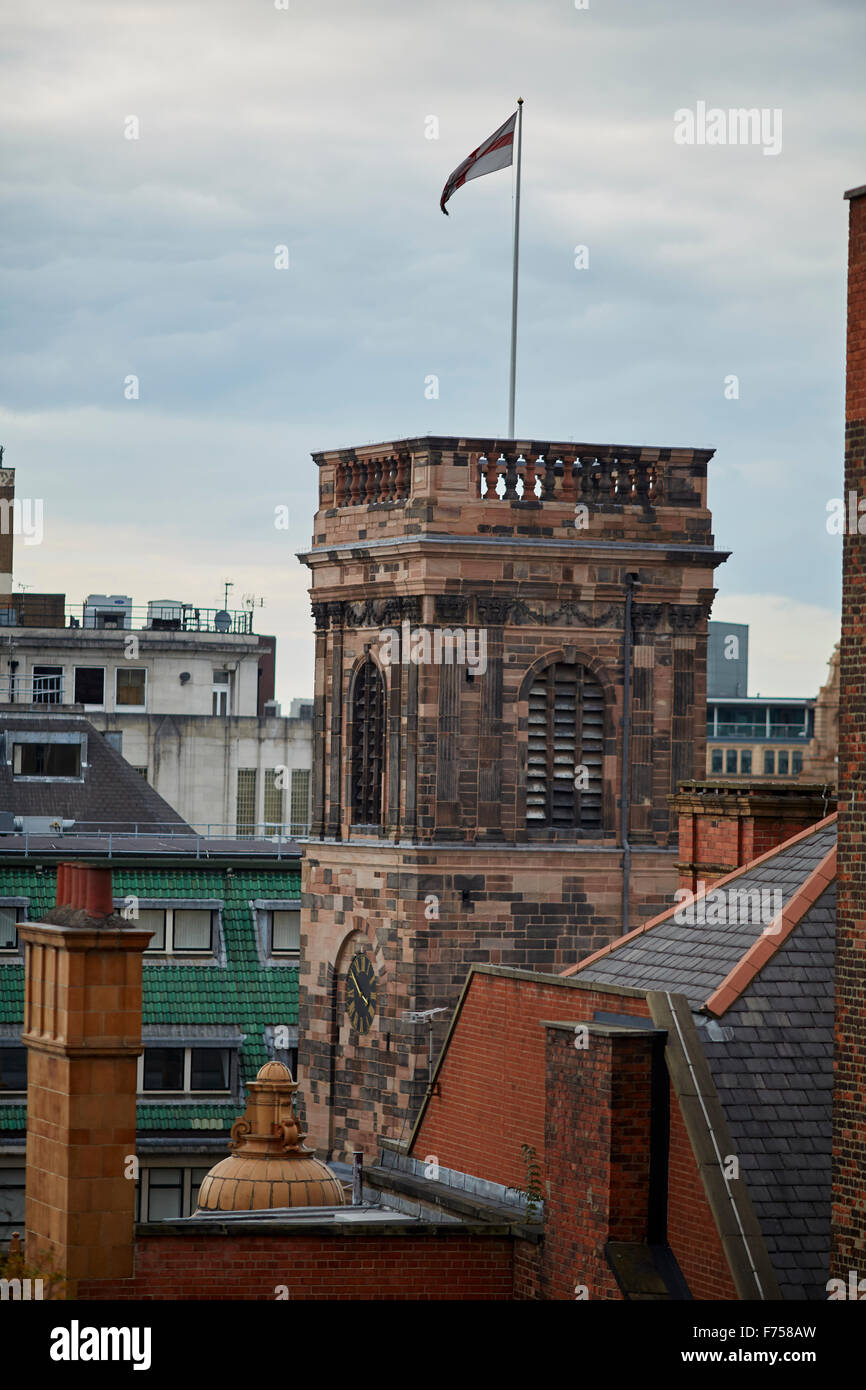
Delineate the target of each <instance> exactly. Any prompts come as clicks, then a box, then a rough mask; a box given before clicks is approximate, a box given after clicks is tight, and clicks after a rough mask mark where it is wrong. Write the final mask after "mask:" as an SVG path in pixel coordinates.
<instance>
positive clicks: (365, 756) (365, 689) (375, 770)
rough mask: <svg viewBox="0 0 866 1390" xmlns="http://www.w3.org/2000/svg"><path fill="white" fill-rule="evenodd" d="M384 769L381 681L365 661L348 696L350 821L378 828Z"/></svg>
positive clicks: (382, 685)
mask: <svg viewBox="0 0 866 1390" xmlns="http://www.w3.org/2000/svg"><path fill="white" fill-rule="evenodd" d="M384 767H385V682H384V680H383V679H382V674H381V672H380V671H379V669H378V667H377V666H376V664H375V662H373V661H371V660H370V659H369V658H368V659H367V660H366V661H365V662H364V665H363V666H362V667H361V668H360V670H359V671H358V673H357V675H356V677H355V689H354V693H353V697H352V821H353V823H354V824H355V825H381V822H382V774H383V771H384Z"/></svg>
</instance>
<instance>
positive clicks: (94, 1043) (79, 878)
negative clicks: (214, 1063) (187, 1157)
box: [18, 864, 150, 1297]
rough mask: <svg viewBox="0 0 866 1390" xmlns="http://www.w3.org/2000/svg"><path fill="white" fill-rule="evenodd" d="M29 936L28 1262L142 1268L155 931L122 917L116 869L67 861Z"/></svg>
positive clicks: (72, 1277) (71, 1270)
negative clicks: (143, 1123)
mask: <svg viewBox="0 0 866 1390" xmlns="http://www.w3.org/2000/svg"><path fill="white" fill-rule="evenodd" d="M18 932H19V936H20V937H21V938H22V940H23V941H24V942H25V943H26V952H27V954H26V967H25V998H24V1029H23V1034H22V1041H23V1042H24V1043H25V1045H26V1046H27V1048H28V1050H29V1057H28V1075H27V1205H26V1228H27V1258H28V1260H30V1261H31V1262H33V1263H35V1264H37V1265H38V1266H40V1267H50V1268H51V1269H52V1270H53V1271H55V1272H57V1273H58V1274H62V1275H65V1276H66V1278H67V1279H68V1280H69V1282H70V1291H71V1295H72V1296H73V1297H74V1291H75V1285H76V1281H77V1280H78V1279H82V1278H88V1277H89V1278H116V1279H122V1278H127V1277H129V1276H130V1275H131V1274H132V1273H133V1267H132V1265H133V1245H132V1239H133V1219H134V1201H135V1184H134V1183H133V1182H132V1181H131V1180H130V1178H129V1177H127V1176H125V1168H126V1166H127V1164H126V1160H127V1158H128V1157H129V1155H132V1154H134V1153H135V1099H136V1061H137V1058H138V1055H139V1053H140V1052H141V1050H142V1048H141V961H142V952H143V951H144V949H145V946H146V945H147V942H148V941H149V939H150V933H149V932H146V931H142V930H141V929H140V928H138V927H134V926H131V925H130V924H129V923H128V922H126V921H124V919H123V918H122V917H119V916H117V915H115V913H114V911H113V906H112V886H111V870H110V869H91V868H88V867H87V866H86V865H81V864H60V865H59V866H58V870H57V906H56V907H55V908H54V909H53V910H52V911H51V912H49V913H48V914H47V915H46V918H45V920H44V921H41V922H27V923H22V924H21V925H19V927H18Z"/></svg>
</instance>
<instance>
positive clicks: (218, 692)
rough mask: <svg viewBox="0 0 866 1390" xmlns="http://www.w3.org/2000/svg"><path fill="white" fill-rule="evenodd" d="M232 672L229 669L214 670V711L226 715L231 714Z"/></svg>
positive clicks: (212, 691) (212, 692)
mask: <svg viewBox="0 0 866 1390" xmlns="http://www.w3.org/2000/svg"><path fill="white" fill-rule="evenodd" d="M231 688H232V687H231V673H230V672H229V671H214V673H213V685H212V688H211V696H212V702H213V708H212V711H211V712H212V713H213V714H221V715H225V716H226V717H227V716H228V715H230V714H231V712H232V709H231V703H232V702H231Z"/></svg>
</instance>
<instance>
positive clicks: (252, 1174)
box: [198, 1062, 345, 1213]
mask: <svg viewBox="0 0 866 1390" xmlns="http://www.w3.org/2000/svg"><path fill="white" fill-rule="evenodd" d="M297 1089H298V1083H297V1082H296V1081H293V1080H292V1074H291V1072H290V1071H289V1069H288V1067H284V1066H283V1064H282V1062H266V1063H265V1065H264V1066H263V1067H261V1068H260V1070H259V1073H258V1075H257V1077H256V1079H255V1081H253V1082H251V1083H250V1086H249V1096H248V1098H247V1108H246V1112H245V1114H244V1115H243V1118H242V1119H240V1120H236V1121H235V1123H234V1124H233V1125H232V1137H231V1144H230V1147H231V1148H232V1149H233V1150H234V1152H233V1153H232V1154H231V1155H230V1156H229V1157H228V1158H224V1159H222V1160H221V1161H220V1162H219V1163H217V1164H215V1165H214V1167H213V1168H211V1170H210V1172H209V1173H208V1175H207V1177H206V1178H205V1179H204V1181H203V1183H202V1185H201V1187H200V1189H199V1194H198V1212H199V1213H200V1212H216V1211H267V1210H268V1209H270V1208H271V1207H335V1206H343V1205H344V1204H345V1197H344V1195H343V1189H342V1187H341V1185H340V1182H339V1179H338V1178H337V1177H336V1176H335V1175H334V1174H333V1173H332V1172H331V1170H330V1168H329V1167H328V1166H327V1164H326V1163H322V1161H321V1160H320V1159H318V1158H315V1157H314V1155H313V1153H312V1150H310V1149H307V1148H305V1147H304V1144H303V1142H302V1141H303V1140H304V1139H305V1138H306V1135H304V1134H302V1133H301V1131H300V1126H299V1124H298V1121H297V1117H296V1116H295V1111H294V1102H293V1096H294V1093H295V1091H296V1090H297Z"/></svg>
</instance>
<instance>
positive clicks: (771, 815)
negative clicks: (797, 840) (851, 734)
mask: <svg viewBox="0 0 866 1390" xmlns="http://www.w3.org/2000/svg"><path fill="white" fill-rule="evenodd" d="M776 799H777V800H778V803H779V804H778V810H775V809H774V807H773V802H774V800H776ZM671 805H672V807H673V810H674V811H675V812H678V816H679V860H680V862H679V870H680V887H681V888H686V889H688V890H689V892H694V891H695V889H696V887H697V884H698V883H699V882H700V881H703V882H704V883H714V882H715V880H716V879H718V878H721V877H722V876H723V875H724V874H727V873H730V872H731V871H732V870H733V869H738V868H739V867H740V865H741V864H748V863H749V862H750V860H752V859H757V858H758V856H759V855H761V854H766V853H767V851H768V850H771V849H775V847H776V845H781V844H784V842H785V841H786V840H790V839H791V837H792V835H799V834H800V832H801V831H803V830H805V829H807V828H808V826H810V825H814V824H815V822H816V821H819V820H823V818H824V817H825V815H829V814H830V813H831V812H832V811H833V810H835V804H834V803H832V802H828V801H827V800H825V799H824V798H823V797H821V796H819V795H817V794H815V793H814V792H810V791H809V790H808V789H807V790H804V791H798V790H797V789H795V788H788V787H784V788H782V787H780V788H779V789H778V790H776V789H774V788H772V787H764V786H756V787H755V788H754V789H752V788H749V787H747V786H742V787H736V786H727V787H726V786H725V785H724V784H721V785H719V786H718V787H717V786H716V784H712V787H703V788H702V784H700V783H698V784H689V783H686V784H684V785H683V786H682V787H681V788H680V791H679V792H678V793H677V795H676V796H675V797H672V798H671Z"/></svg>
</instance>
